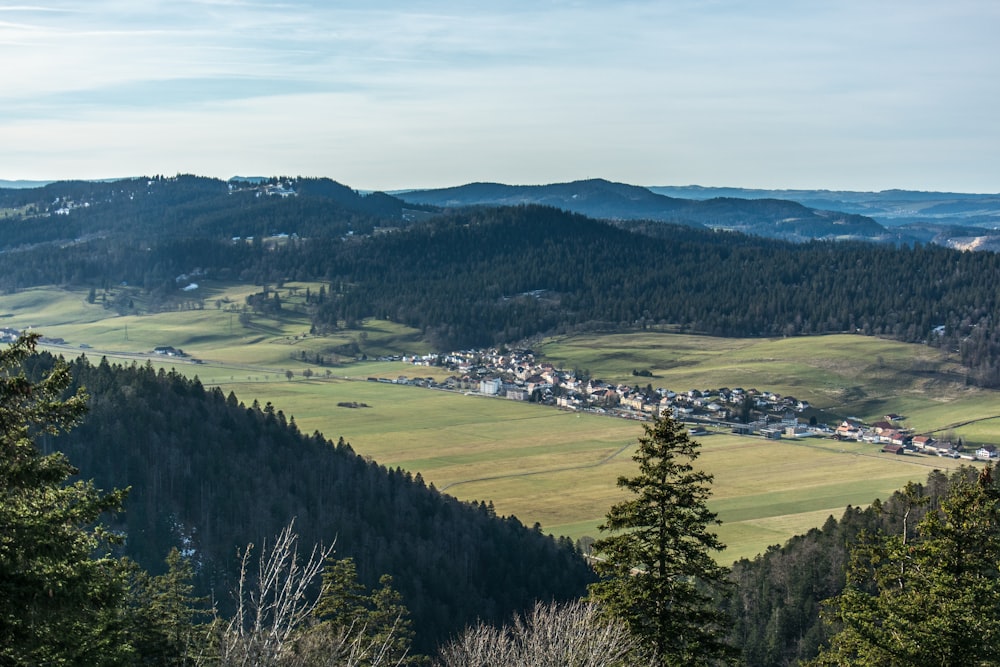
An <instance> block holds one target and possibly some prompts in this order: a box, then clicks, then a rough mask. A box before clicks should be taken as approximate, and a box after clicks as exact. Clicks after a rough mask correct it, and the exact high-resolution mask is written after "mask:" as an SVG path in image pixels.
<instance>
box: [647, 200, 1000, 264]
mask: <svg viewBox="0 0 1000 667" xmlns="http://www.w3.org/2000/svg"><path fill="white" fill-rule="evenodd" d="M649 190H650V191H652V192H655V193H657V194H661V195H664V196H670V197H684V198H687V199H696V200H706V199H712V198H716V197H739V198H741V199H772V198H778V199H786V200H790V201H794V202H798V203H799V204H802V205H803V206H808V207H811V208H819V209H833V210H837V211H844V212H846V213H856V214H859V215H865V216H869V217H871V218H872V219H874V220H875V221H876V222H878V223H879V224H881V225H882V226H884V227H887V228H889V229H890V230H892V231H894V232H896V233H897V234H899V235H900V236H905V237H908V238H910V239H913V240H915V241H919V242H922V243H936V244H938V245H944V246H948V247H952V248H958V249H976V250H1000V194H971V193H962V192H924V191H920V190H883V191H881V192H855V191H848V190H753V189H746V188H711V187H703V186H700V185H689V186H656V187H650V188H649Z"/></svg>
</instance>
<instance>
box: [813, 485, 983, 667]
mask: <svg viewBox="0 0 1000 667" xmlns="http://www.w3.org/2000/svg"><path fill="white" fill-rule="evenodd" d="M998 568H1000V489H998V488H997V485H996V483H995V482H994V481H993V478H992V470H991V469H990V468H986V469H985V470H984V471H983V473H982V474H981V475H980V477H979V479H978V481H970V480H968V479H959V480H956V481H955V482H953V485H952V488H951V490H950V491H949V493H948V495H947V496H946V497H945V499H944V500H943V501H942V502H941V506H940V509H939V510H938V511H931V512H928V513H927V514H926V515H925V516H924V518H923V519H922V520H921V521H920V522H919V524H918V525H917V528H916V535H908V534H907V531H906V530H905V529H904V530H903V532H902V533H901V534H898V535H890V536H887V535H885V534H876V535H874V536H871V537H869V538H867V539H862V540H860V541H859V542H858V543H857V544H856V545H855V547H854V548H853V550H852V553H851V563H850V566H849V569H848V582H847V587H846V588H845V589H844V592H843V593H841V594H840V595H839V596H837V597H836V598H833V599H832V600H831V601H829V603H828V614H829V616H828V618H829V620H831V621H834V622H836V623H839V624H841V628H842V629H841V630H840V631H839V632H838V633H837V634H835V635H834V637H833V639H832V640H831V642H830V646H828V647H827V648H826V649H825V650H824V651H823V652H822V653H821V654H820V656H819V658H817V660H816V661H815V662H814V663H811V664H813V665H900V666H902V665H907V666H910V665H916V666H920V665H927V666H928V667H929V666H931V665H986V664H990V665H995V664H998V663H1000V569H998Z"/></svg>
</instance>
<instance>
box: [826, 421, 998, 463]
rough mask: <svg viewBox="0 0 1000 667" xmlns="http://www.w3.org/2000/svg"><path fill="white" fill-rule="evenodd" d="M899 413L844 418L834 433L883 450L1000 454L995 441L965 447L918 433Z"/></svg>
mask: <svg viewBox="0 0 1000 667" xmlns="http://www.w3.org/2000/svg"><path fill="white" fill-rule="evenodd" d="M900 419H902V417H900V416H899V415H896V414H889V415H885V417H884V421H877V422H875V423H874V424H871V425H865V424H862V423H861V422H859V421H857V420H854V419H845V420H844V421H843V422H841V424H840V426H838V427H837V428H836V429H835V430H834V433H833V437H834V438H837V439H838V440H858V441H860V442H869V443H872V444H875V445H882V451H883V452H889V453H891V454H904V453H906V452H907V451H911V452H923V453H925V454H935V455H937V456H947V457H951V458H956V459H957V458H965V459H983V460H992V459H996V458H998V457H1000V450H998V449H997V448H996V446H994V445H982V446H980V447H977V448H976V449H974V450H970V451H966V448H965V446H964V444H963V443H962V441H961V440H958V441H957V442H955V441H952V440H950V439H942V440H938V439H936V438H935V437H934V436H932V435H928V434H919V435H918V434H915V433H914V432H913V431H912V429H908V428H904V427H902V426H900V425H899V424H898V423H897V422H898V421H899V420H900Z"/></svg>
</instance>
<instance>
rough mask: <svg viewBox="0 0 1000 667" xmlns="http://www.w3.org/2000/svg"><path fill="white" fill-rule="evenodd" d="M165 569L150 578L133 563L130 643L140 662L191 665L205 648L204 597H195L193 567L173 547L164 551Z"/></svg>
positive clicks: (130, 601)
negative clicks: (202, 624) (201, 619)
mask: <svg viewBox="0 0 1000 667" xmlns="http://www.w3.org/2000/svg"><path fill="white" fill-rule="evenodd" d="M166 563H167V571H166V572H164V573H163V574H161V575H159V576H156V577H151V576H150V575H149V574H148V573H147V572H145V571H144V570H142V569H141V568H139V567H138V566H137V565H133V575H132V577H131V580H130V581H129V591H128V602H129V613H130V617H129V618H130V629H129V635H130V644H131V645H132V647H133V648H134V649H135V652H136V654H137V655H138V656H139V662H140V664H143V665H193V664H194V662H195V657H196V656H197V655H198V654H199V653H200V651H201V650H202V649H203V648H204V644H205V638H206V634H207V626H199V625H198V624H197V623H196V618H197V617H198V616H206V617H207V615H208V612H207V611H205V610H204V609H203V608H202V609H199V607H203V606H204V604H205V603H206V602H207V601H206V600H205V599H204V598H197V597H195V596H194V594H193V591H194V584H193V583H192V581H193V577H194V568H193V566H192V565H191V562H190V561H189V560H187V559H186V558H184V557H183V556H181V554H180V552H179V551H178V550H177V549H176V548H174V549H171V550H170V553H169V554H167V559H166Z"/></svg>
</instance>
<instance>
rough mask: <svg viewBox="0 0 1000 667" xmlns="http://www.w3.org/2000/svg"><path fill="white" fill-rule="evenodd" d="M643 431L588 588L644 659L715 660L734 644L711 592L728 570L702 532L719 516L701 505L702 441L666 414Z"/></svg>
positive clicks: (715, 542) (704, 495)
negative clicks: (634, 467)
mask: <svg viewBox="0 0 1000 667" xmlns="http://www.w3.org/2000/svg"><path fill="white" fill-rule="evenodd" d="M644 429H645V435H644V436H643V437H641V438H639V446H638V451H637V452H636V454H635V455H634V456H633V459H634V460H635V461H636V462H637V463H638V464H639V472H638V474H637V475H635V476H634V477H624V476H623V477H620V478H619V479H618V486H619V487H622V488H624V489H627V490H628V491H630V492H631V493H633V494H635V497H634V498H632V499H630V500H626V501H624V502H621V503H618V504H617V505H614V506H613V507H612V508H611V510H610V511H609V512H608V515H607V520H606V521H605V523H604V524H603V525H601V526H600V529H601V531H602V532H605V533H607V536H605V537H602V538H601V539H599V540H598V541H597V542H595V543H594V552H595V554H596V560H595V563H594V568H595V569H596V570H597V573H598V574H599V575H600V577H601V579H600V581H598V582H597V583H595V584H592V585H591V587H590V595H591V597H592V598H593V599H594V600H596V601H598V602H600V603H601V604H602V605H603V606H604V608H605V609H606V610H607V611H608V613H610V614H612V615H613V616H615V617H618V618H620V619H621V620H623V621H624V622H625V623H626V624H627V626H628V627H629V630H630V631H631V632H632V634H633V635H634V636H635V637H636V638H637V639H638V640H639V642H640V643H641V644H642V646H643V649H644V653H645V659H646V660H648V661H649V664H653V665H700V664H701V665H704V664H715V663H718V662H723V661H725V660H727V659H728V658H730V657H731V656H732V655H733V651H732V649H731V648H730V647H729V646H728V645H727V644H726V643H725V641H724V637H725V631H724V627H725V621H726V619H725V617H724V616H723V615H722V614H721V613H720V612H719V611H718V610H717V608H716V606H715V605H714V603H713V600H712V596H711V591H712V590H716V589H720V588H724V587H725V581H726V574H727V570H726V569H725V568H723V567H721V566H719V565H718V564H717V563H716V562H715V560H714V559H713V556H712V554H713V552H717V551H720V550H722V549H724V548H725V546H724V545H723V544H722V543H721V542H720V541H719V539H718V537H717V536H716V534H715V533H713V532H712V531H711V530H710V527H711V526H713V525H718V524H719V523H720V522H719V521H718V519H717V518H716V515H715V514H714V513H713V512H711V511H710V510H709V509H708V505H707V501H708V498H709V495H710V490H709V485H710V483H711V481H712V476H711V475H709V474H707V473H705V472H702V471H699V470H696V469H695V468H694V466H693V465H692V462H693V461H694V460H695V459H696V458H697V457H698V454H699V452H698V448H699V446H700V445H699V444H698V443H697V442H695V441H693V440H691V439H690V437H689V436H688V434H687V431H686V430H685V429H684V427H683V425H682V424H680V423H679V422H677V421H676V420H674V419H673V418H672V417H671V416H669V415H663V416H661V417H659V418H658V419H657V420H656V421H655V422H654V423H653V424H652V425H644Z"/></svg>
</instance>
